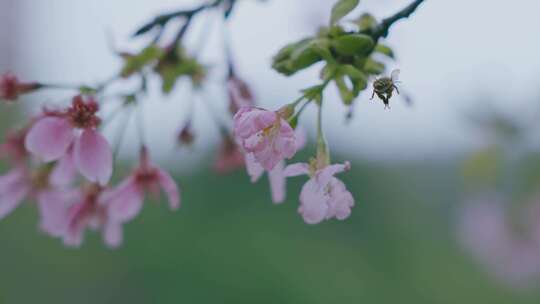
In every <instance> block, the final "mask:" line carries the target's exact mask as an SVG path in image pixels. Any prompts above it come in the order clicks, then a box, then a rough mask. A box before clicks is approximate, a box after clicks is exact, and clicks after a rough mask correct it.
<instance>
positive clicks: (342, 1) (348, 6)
mask: <svg viewBox="0 0 540 304" xmlns="http://www.w3.org/2000/svg"><path fill="white" fill-rule="evenodd" d="M358 3H360V0H339V1H338V2H337V3H336V4H335V5H334V7H333V8H332V16H331V18H330V24H335V23H336V22H338V21H339V20H341V18H343V17H345V16H346V15H347V14H349V13H350V12H351V11H352V10H353V9H354V8H355V7H356V6H358Z"/></svg>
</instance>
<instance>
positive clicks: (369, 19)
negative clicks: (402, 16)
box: [353, 13, 377, 32]
mask: <svg viewBox="0 0 540 304" xmlns="http://www.w3.org/2000/svg"><path fill="white" fill-rule="evenodd" d="M353 22H354V23H355V24H356V25H358V30H359V31H360V32H363V31H367V30H369V29H372V28H374V27H375V26H376V25H377V19H375V17H373V15H371V14H368V13H365V14H362V16H360V17H359V18H358V19H356V20H354V21H353Z"/></svg>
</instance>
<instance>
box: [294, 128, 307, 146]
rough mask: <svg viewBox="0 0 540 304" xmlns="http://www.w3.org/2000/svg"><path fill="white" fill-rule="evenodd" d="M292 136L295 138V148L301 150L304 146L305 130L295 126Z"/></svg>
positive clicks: (305, 140)
mask: <svg viewBox="0 0 540 304" xmlns="http://www.w3.org/2000/svg"><path fill="white" fill-rule="evenodd" d="M294 136H295V138H296V141H295V144H296V150H297V151H298V150H302V149H304V147H305V146H306V143H307V134H306V130H304V129H303V128H301V127H297V128H296V129H295V130H294Z"/></svg>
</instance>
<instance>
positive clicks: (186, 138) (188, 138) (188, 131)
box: [178, 121, 195, 146]
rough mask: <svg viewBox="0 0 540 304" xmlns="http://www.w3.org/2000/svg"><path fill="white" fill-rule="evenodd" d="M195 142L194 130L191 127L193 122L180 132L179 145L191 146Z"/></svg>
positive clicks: (187, 123)
mask: <svg viewBox="0 0 540 304" xmlns="http://www.w3.org/2000/svg"><path fill="white" fill-rule="evenodd" d="M194 140H195V135H194V134H193V128H192V127H191V121H188V122H186V123H185V124H184V126H183V127H182V128H181V129H180V132H178V143H179V144H180V145H182V146H189V145H191V144H192V143H193V141H194Z"/></svg>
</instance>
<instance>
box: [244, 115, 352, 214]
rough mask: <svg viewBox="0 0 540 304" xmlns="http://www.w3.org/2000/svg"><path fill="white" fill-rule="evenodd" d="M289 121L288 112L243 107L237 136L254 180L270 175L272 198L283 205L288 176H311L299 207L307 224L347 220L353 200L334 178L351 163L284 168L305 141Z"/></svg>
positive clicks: (319, 161)
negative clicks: (265, 174)
mask: <svg viewBox="0 0 540 304" xmlns="http://www.w3.org/2000/svg"><path fill="white" fill-rule="evenodd" d="M287 118H288V117H287V110H286V109H285V110H280V111H276V112H273V111H268V110H264V109H260V108H257V107H252V106H247V107H243V108H241V109H240V110H239V111H238V113H236V115H235V116H234V134H235V136H236V139H237V142H238V143H239V145H240V146H241V147H242V149H243V151H244V155H245V162H246V166H247V171H248V174H249V175H250V176H251V180H252V181H257V180H258V179H259V177H260V176H261V175H262V174H263V173H264V172H265V171H266V172H268V175H269V180H270V186H271V189H272V199H273V200H274V202H276V203H280V202H282V201H283V200H284V199H285V179H286V177H290V176H297V175H308V176H309V177H310V179H309V181H308V182H307V183H306V184H305V185H304V186H303V187H302V191H301V194H300V207H299V208H298V212H299V213H300V214H301V215H302V217H303V218H304V221H305V222H306V223H308V224H317V223H320V222H321V221H323V220H325V219H331V218H337V219H340V220H343V219H345V218H347V217H348V216H349V215H350V214H351V208H352V207H353V206H354V199H353V197H352V195H351V193H350V192H349V191H347V189H346V187H345V185H344V184H343V182H341V181H340V180H338V179H337V178H335V177H334V175H335V174H337V173H339V172H343V171H346V170H348V169H350V164H349V163H348V162H347V163H345V164H343V165H330V164H329V163H328V162H327V161H326V160H325V159H322V158H319V159H313V161H312V162H311V164H306V163H297V164H292V165H289V166H285V159H290V158H292V157H293V156H294V154H295V153H296V151H297V150H298V149H299V148H301V147H302V146H303V143H304V141H305V139H304V138H303V135H302V134H301V133H299V132H296V133H295V131H294V129H293V128H292V127H291V125H290V124H289V123H288V122H287Z"/></svg>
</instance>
